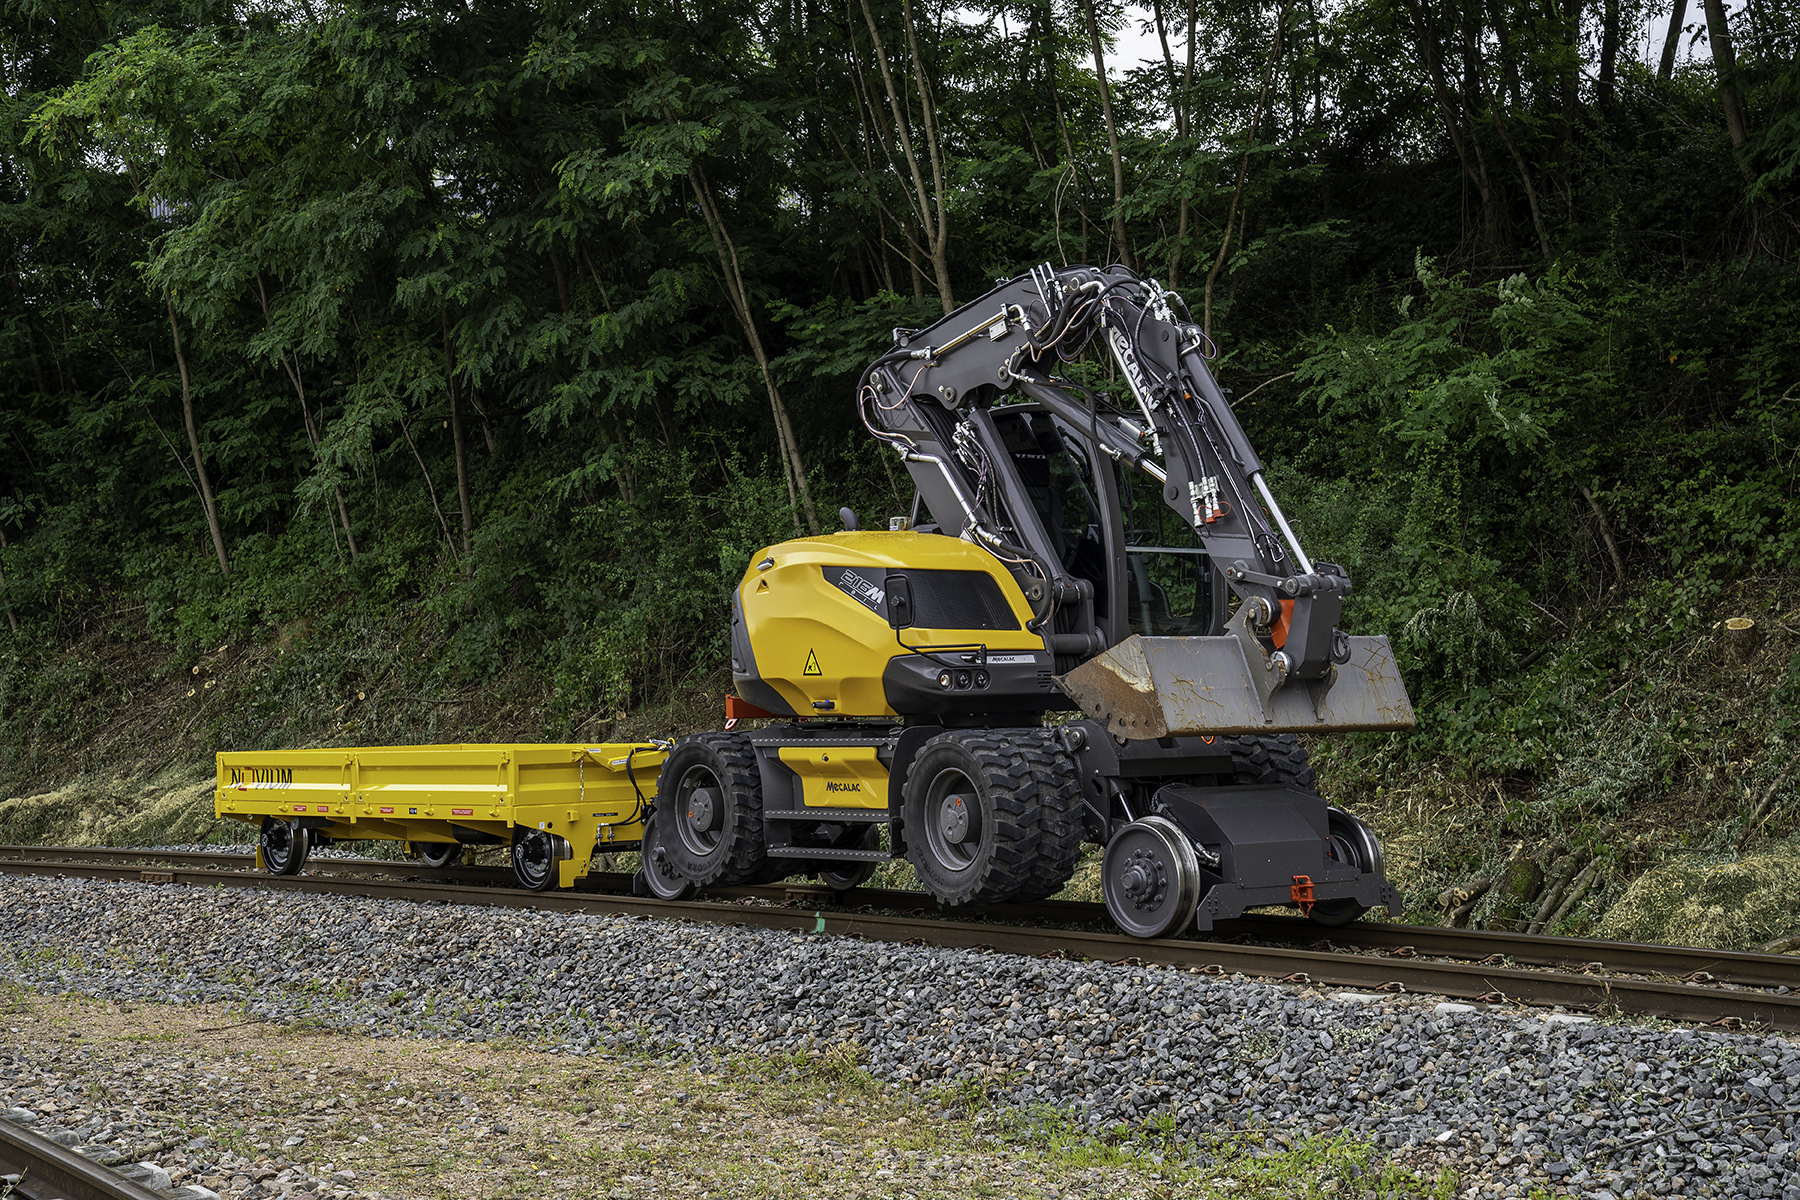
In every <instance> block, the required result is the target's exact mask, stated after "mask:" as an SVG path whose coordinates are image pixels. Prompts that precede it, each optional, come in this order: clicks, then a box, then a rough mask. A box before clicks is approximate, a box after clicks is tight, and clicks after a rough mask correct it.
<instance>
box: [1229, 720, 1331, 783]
mask: <svg viewBox="0 0 1800 1200" xmlns="http://www.w3.org/2000/svg"><path fill="white" fill-rule="evenodd" d="M1224 741H1225V742H1226V743H1227V744H1228V745H1229V746H1230V748H1231V767H1232V773H1233V774H1234V775H1235V776H1236V778H1237V782H1238V783H1244V784H1275V783H1285V784H1291V785H1293V786H1294V787H1297V788H1305V789H1306V790H1307V791H1309V792H1311V791H1315V790H1316V789H1317V788H1318V786H1319V774H1318V772H1317V771H1314V770H1313V768H1312V761H1311V758H1310V756H1309V755H1308V754H1307V752H1306V747H1305V746H1303V745H1301V744H1300V739H1299V738H1297V737H1295V736H1294V735H1293V734H1291V733H1272V734H1259V733H1244V734H1238V735H1237V736H1235V737H1228V738H1225V739H1224Z"/></svg>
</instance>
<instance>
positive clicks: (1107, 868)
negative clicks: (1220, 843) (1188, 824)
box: [1100, 817, 1200, 938]
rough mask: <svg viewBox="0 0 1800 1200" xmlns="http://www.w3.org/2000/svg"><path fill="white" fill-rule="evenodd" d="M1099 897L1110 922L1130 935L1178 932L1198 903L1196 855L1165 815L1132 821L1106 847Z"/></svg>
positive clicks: (1150, 936) (1192, 916) (1198, 880)
mask: <svg viewBox="0 0 1800 1200" xmlns="http://www.w3.org/2000/svg"><path fill="white" fill-rule="evenodd" d="M1100 893H1101V895H1102V896H1103V897H1104V898H1105V900H1106V911H1107V912H1109V913H1111V914H1112V919H1113V921H1114V922H1115V923H1116V924H1117V925H1118V927H1119V928H1120V929H1121V930H1123V931H1124V932H1126V933H1128V934H1130V935H1131V936H1132V937H1140V938H1159V937H1167V936H1169V935H1170V934H1172V933H1180V932H1181V931H1182V930H1183V929H1185V928H1186V927H1187V926H1188V924H1189V922H1191V921H1192V920H1193V919H1194V909H1195V907H1196V906H1197V905H1198V904H1199V903H1200V856H1199V855H1197V854H1195V853H1194V847H1193V845H1192V843H1190V842H1189V841H1188V839H1187V835H1186V834H1185V833H1183V832H1182V831H1181V830H1180V828H1179V827H1177V826H1176V825H1175V823H1174V822H1173V821H1170V820H1168V819H1167V818H1166V817H1144V818H1142V819H1141V820H1137V821H1132V822H1131V823H1130V824H1127V825H1124V826H1121V827H1120V828H1119V830H1118V832H1116V833H1114V834H1113V835H1112V840H1111V841H1109V842H1107V843H1106V854H1105V857H1103V858H1102V859H1101V862H1100Z"/></svg>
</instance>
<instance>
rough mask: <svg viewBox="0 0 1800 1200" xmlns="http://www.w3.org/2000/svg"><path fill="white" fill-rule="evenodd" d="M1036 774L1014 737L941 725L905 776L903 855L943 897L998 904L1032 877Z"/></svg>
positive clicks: (1035, 845)
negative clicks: (943, 730)
mask: <svg viewBox="0 0 1800 1200" xmlns="http://www.w3.org/2000/svg"><path fill="white" fill-rule="evenodd" d="M1034 784H1035V780H1034V778H1033V776H1032V771H1031V767H1030V764H1029V763H1028V762H1027V761H1026V757H1025V754H1024V753H1023V752H1022V748H1021V747H1020V745H1019V744H1018V743H1017V742H1015V741H1014V739H1012V738H1010V737H1008V736H1006V735H1005V734H1002V733H995V732H990V731H988V730H975V729H968V730H965V729H957V730H951V731H949V732H947V733H940V734H938V735H937V736H936V737H934V738H932V739H931V740H930V741H929V742H926V743H925V745H924V746H923V747H921V748H920V750H919V754H918V757H917V758H915V759H914V760H913V765H912V770H911V771H909V772H908V773H907V776H906V788H905V792H904V795H903V805H902V812H903V813H904V816H905V819H906V858H907V861H908V862H910V863H912V865H913V871H914V873H915V874H917V875H918V877H919V883H920V884H921V885H923V886H924V888H925V890H926V891H927V892H929V893H931V895H933V896H934V897H936V898H937V899H938V900H939V901H941V902H942V903H944V904H999V903H1002V902H1004V901H1007V900H1011V899H1013V898H1014V897H1015V896H1017V895H1019V893H1020V892H1021V891H1023V890H1024V888H1025V887H1027V886H1028V885H1029V884H1030V882H1031V872H1032V866H1033V863H1034V860H1035V858H1036V856H1037V852H1038V840H1039V828H1038V804H1037V799H1036V793H1035V789H1034Z"/></svg>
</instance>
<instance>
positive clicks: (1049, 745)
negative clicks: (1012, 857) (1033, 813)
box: [1015, 729, 1087, 903]
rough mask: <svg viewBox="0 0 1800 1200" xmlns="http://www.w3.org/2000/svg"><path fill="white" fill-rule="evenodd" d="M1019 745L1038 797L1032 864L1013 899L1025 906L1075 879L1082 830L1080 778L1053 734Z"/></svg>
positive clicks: (1036, 735) (1033, 736)
mask: <svg viewBox="0 0 1800 1200" xmlns="http://www.w3.org/2000/svg"><path fill="white" fill-rule="evenodd" d="M1019 743H1020V748H1021V749H1022V750H1023V751H1024V752H1025V762H1026V765H1027V766H1029V767H1030V768H1031V782H1032V787H1033V789H1034V791H1035V793H1036V797H1037V816H1038V845H1037V854H1036V855H1035V856H1034V857H1033V858H1032V860H1031V878H1030V879H1029V880H1027V882H1026V884H1025V886H1024V887H1023V888H1022V889H1020V891H1019V893H1018V895H1017V896H1016V897H1015V899H1017V900H1020V901H1023V902H1026V903H1029V902H1031V901H1033V900H1042V899H1043V898H1044V897H1046V896H1051V895H1055V894H1056V893H1057V892H1060V891H1061V890H1062V889H1063V885H1064V884H1066V883H1068V882H1069V880H1070V879H1072V878H1074V875H1075V867H1076V866H1077V864H1079V863H1080V862H1081V843H1082V841H1083V840H1084V839H1085V838H1086V836H1087V824H1086V822H1085V821H1084V820H1083V811H1084V810H1083V808H1082V804H1081V775H1080V773H1079V772H1078V771H1077V770H1076V767H1075V759H1074V758H1073V757H1072V756H1071V755H1070V754H1069V752H1068V751H1067V750H1064V749H1063V747H1062V743H1060V742H1059V741H1057V739H1056V734H1055V733H1054V732H1053V731H1051V730H1048V729H1046V730H1044V731H1042V732H1041V733H1034V734H1030V735H1027V736H1023V737H1020V738H1019Z"/></svg>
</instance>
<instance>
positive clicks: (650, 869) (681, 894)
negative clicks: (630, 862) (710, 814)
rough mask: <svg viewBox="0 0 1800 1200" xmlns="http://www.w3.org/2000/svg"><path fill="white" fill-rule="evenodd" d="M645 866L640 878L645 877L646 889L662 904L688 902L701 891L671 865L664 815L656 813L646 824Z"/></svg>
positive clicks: (651, 815)
mask: <svg viewBox="0 0 1800 1200" xmlns="http://www.w3.org/2000/svg"><path fill="white" fill-rule="evenodd" d="M642 857H643V860H644V863H643V866H642V867H640V868H639V869H638V874H640V875H642V876H643V879H644V887H645V889H646V890H647V891H648V892H649V893H650V894H651V895H652V896H655V897H656V898H657V899H658V900H686V899H688V898H690V897H691V896H693V894H694V893H695V892H697V891H699V890H700V889H699V888H697V887H695V886H694V881H693V880H691V879H686V878H683V876H682V874H681V872H679V871H677V870H676V869H675V865H674V863H672V862H670V861H669V847H668V843H667V840H666V839H665V838H664V836H663V819H662V813H661V811H660V810H659V811H656V812H652V813H651V814H650V816H649V817H648V818H646V819H645V821H644V842H643V856H642Z"/></svg>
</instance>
